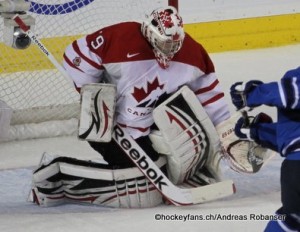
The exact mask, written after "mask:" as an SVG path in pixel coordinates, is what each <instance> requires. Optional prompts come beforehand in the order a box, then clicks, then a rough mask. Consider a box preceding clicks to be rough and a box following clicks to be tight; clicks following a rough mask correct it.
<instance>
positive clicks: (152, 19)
mask: <svg viewBox="0 0 300 232" xmlns="http://www.w3.org/2000/svg"><path fill="white" fill-rule="evenodd" d="M142 33H143V35H144V37H145V38H146V39H147V40H148V42H149V43H150V44H151V45H152V47H153V51H154V54H155V57H156V59H157V61H158V63H159V64H160V66H161V67H163V68H167V67H168V66H169V61H170V60H171V59H172V58H173V57H174V55H175V54H176V53H177V52H178V51H179V50H180V48H181V46H182V43H183V40H184V30H183V23H182V18H181V17H180V16H179V14H178V12H177V10H176V9H175V8H174V7H172V6H168V7H163V8H158V9H156V10H154V11H152V13H151V14H150V16H148V17H147V19H146V20H145V21H143V23H142Z"/></svg>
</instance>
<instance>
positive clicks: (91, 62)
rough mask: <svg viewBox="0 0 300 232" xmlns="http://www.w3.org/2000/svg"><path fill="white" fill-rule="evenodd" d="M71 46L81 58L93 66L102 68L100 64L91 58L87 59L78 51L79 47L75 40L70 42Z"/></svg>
mask: <svg viewBox="0 0 300 232" xmlns="http://www.w3.org/2000/svg"><path fill="white" fill-rule="evenodd" d="M72 46H73V49H74V51H75V52H76V53H77V54H78V55H79V56H80V57H81V58H82V59H84V60H85V61H86V62H87V63H88V64H90V65H91V66H93V67H94V68H96V69H103V68H102V65H99V64H97V63H96V62H94V61H92V60H91V59H89V58H88V57H86V56H85V55H84V54H83V53H82V52H81V51H80V48H79V46H78V44H77V41H76V40H75V41H74V42H73V43H72Z"/></svg>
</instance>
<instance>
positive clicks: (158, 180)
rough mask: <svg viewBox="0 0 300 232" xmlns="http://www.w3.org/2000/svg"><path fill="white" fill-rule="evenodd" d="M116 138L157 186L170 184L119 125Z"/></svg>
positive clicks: (115, 134) (116, 127)
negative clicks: (127, 137) (135, 146)
mask: <svg viewBox="0 0 300 232" xmlns="http://www.w3.org/2000/svg"><path fill="white" fill-rule="evenodd" d="M114 138H115V140H116V141H117V143H118V144H119V145H120V146H121V147H122V148H123V149H124V150H125V151H126V154H127V155H129V156H130V157H131V159H132V161H133V162H134V163H135V164H136V165H137V166H138V167H139V168H140V169H142V170H143V172H144V173H145V174H146V175H147V177H148V179H150V180H151V182H152V183H153V184H154V185H155V186H156V188H159V189H160V190H162V187H163V185H165V186H168V185H167V183H165V182H164V176H162V175H159V174H158V173H157V172H156V171H155V170H154V169H153V168H151V167H150V165H149V163H148V161H147V159H149V158H148V157H146V156H145V155H143V154H141V153H140V152H139V150H138V149H136V148H134V146H133V145H132V144H131V142H130V141H129V140H128V139H126V137H125V133H124V131H123V130H122V129H121V128H120V127H119V126H117V125H116V126H115V129H114Z"/></svg>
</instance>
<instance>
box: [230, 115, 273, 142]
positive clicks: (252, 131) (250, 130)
mask: <svg viewBox="0 0 300 232" xmlns="http://www.w3.org/2000/svg"><path fill="white" fill-rule="evenodd" d="M272 122H273V120H272V118H271V117H270V116H269V115H267V114H265V113H259V114H258V115H256V116H255V117H248V118H245V117H241V118H240V119H239V120H238V121H237V123H236V125H235V128H234V132H235V134H236V136H237V137H239V138H241V139H245V140H250V141H255V142H257V143H258V144H259V139H258V134H257V131H256V128H257V126H258V124H260V123H272Z"/></svg>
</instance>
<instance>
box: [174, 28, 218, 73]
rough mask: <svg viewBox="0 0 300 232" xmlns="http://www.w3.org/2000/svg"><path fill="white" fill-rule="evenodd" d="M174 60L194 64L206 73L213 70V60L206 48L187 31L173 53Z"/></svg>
mask: <svg viewBox="0 0 300 232" xmlns="http://www.w3.org/2000/svg"><path fill="white" fill-rule="evenodd" d="M174 61H178V62H182V63H186V64H189V65H192V66H196V67H198V68H199V69H201V70H202V71H203V72H204V73H206V74H208V73H211V72H215V68H214V65H213V62H212V61H211V58H210V57H209V55H208V53H207V51H206V49H205V48H204V47H203V46H202V45H201V44H200V43H198V42H197V41H195V40H194V39H193V38H192V37H191V36H190V35H189V34H187V33H186V34H185V38H184V41H183V45H182V48H181V49H180V51H179V52H178V53H177V54H176V55H175V57H174Z"/></svg>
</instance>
